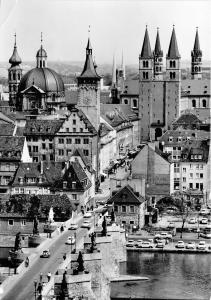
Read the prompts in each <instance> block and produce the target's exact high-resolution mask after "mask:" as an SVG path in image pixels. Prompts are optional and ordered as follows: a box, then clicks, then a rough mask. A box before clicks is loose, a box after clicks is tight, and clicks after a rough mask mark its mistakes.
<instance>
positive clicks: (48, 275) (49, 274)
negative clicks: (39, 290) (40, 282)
mask: <svg viewBox="0 0 211 300" xmlns="http://www.w3.org/2000/svg"><path fill="white" fill-rule="evenodd" d="M47 277H48V281H50V280H51V272H48V274H47Z"/></svg>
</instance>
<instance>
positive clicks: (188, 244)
mask: <svg viewBox="0 0 211 300" xmlns="http://www.w3.org/2000/svg"><path fill="white" fill-rule="evenodd" d="M185 248H186V249H195V248H196V245H195V243H194V242H189V243H187V245H186V247H185Z"/></svg>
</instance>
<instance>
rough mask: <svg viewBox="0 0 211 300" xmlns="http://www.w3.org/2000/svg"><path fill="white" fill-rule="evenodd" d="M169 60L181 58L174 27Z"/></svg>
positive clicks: (168, 55)
mask: <svg viewBox="0 0 211 300" xmlns="http://www.w3.org/2000/svg"><path fill="white" fill-rule="evenodd" d="M167 58H180V54H179V50H178V46H177V38H176V33H175V29H174V25H173V30H172V34H171V40H170V44H169V50H168V54H167Z"/></svg>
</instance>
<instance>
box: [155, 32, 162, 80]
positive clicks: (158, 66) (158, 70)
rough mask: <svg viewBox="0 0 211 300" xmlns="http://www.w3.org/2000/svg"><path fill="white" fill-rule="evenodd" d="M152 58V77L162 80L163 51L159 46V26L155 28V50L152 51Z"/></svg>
mask: <svg viewBox="0 0 211 300" xmlns="http://www.w3.org/2000/svg"><path fill="white" fill-rule="evenodd" d="M153 59H154V78H155V80H156V79H157V80H163V51H162V50H161V46H160V36H159V28H157V37H156V42H155V50H154V52H153Z"/></svg>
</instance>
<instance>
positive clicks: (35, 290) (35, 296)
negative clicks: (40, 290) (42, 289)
mask: <svg viewBox="0 0 211 300" xmlns="http://www.w3.org/2000/svg"><path fill="white" fill-rule="evenodd" d="M34 299H35V300H36V299H37V280H35V281H34Z"/></svg>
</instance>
